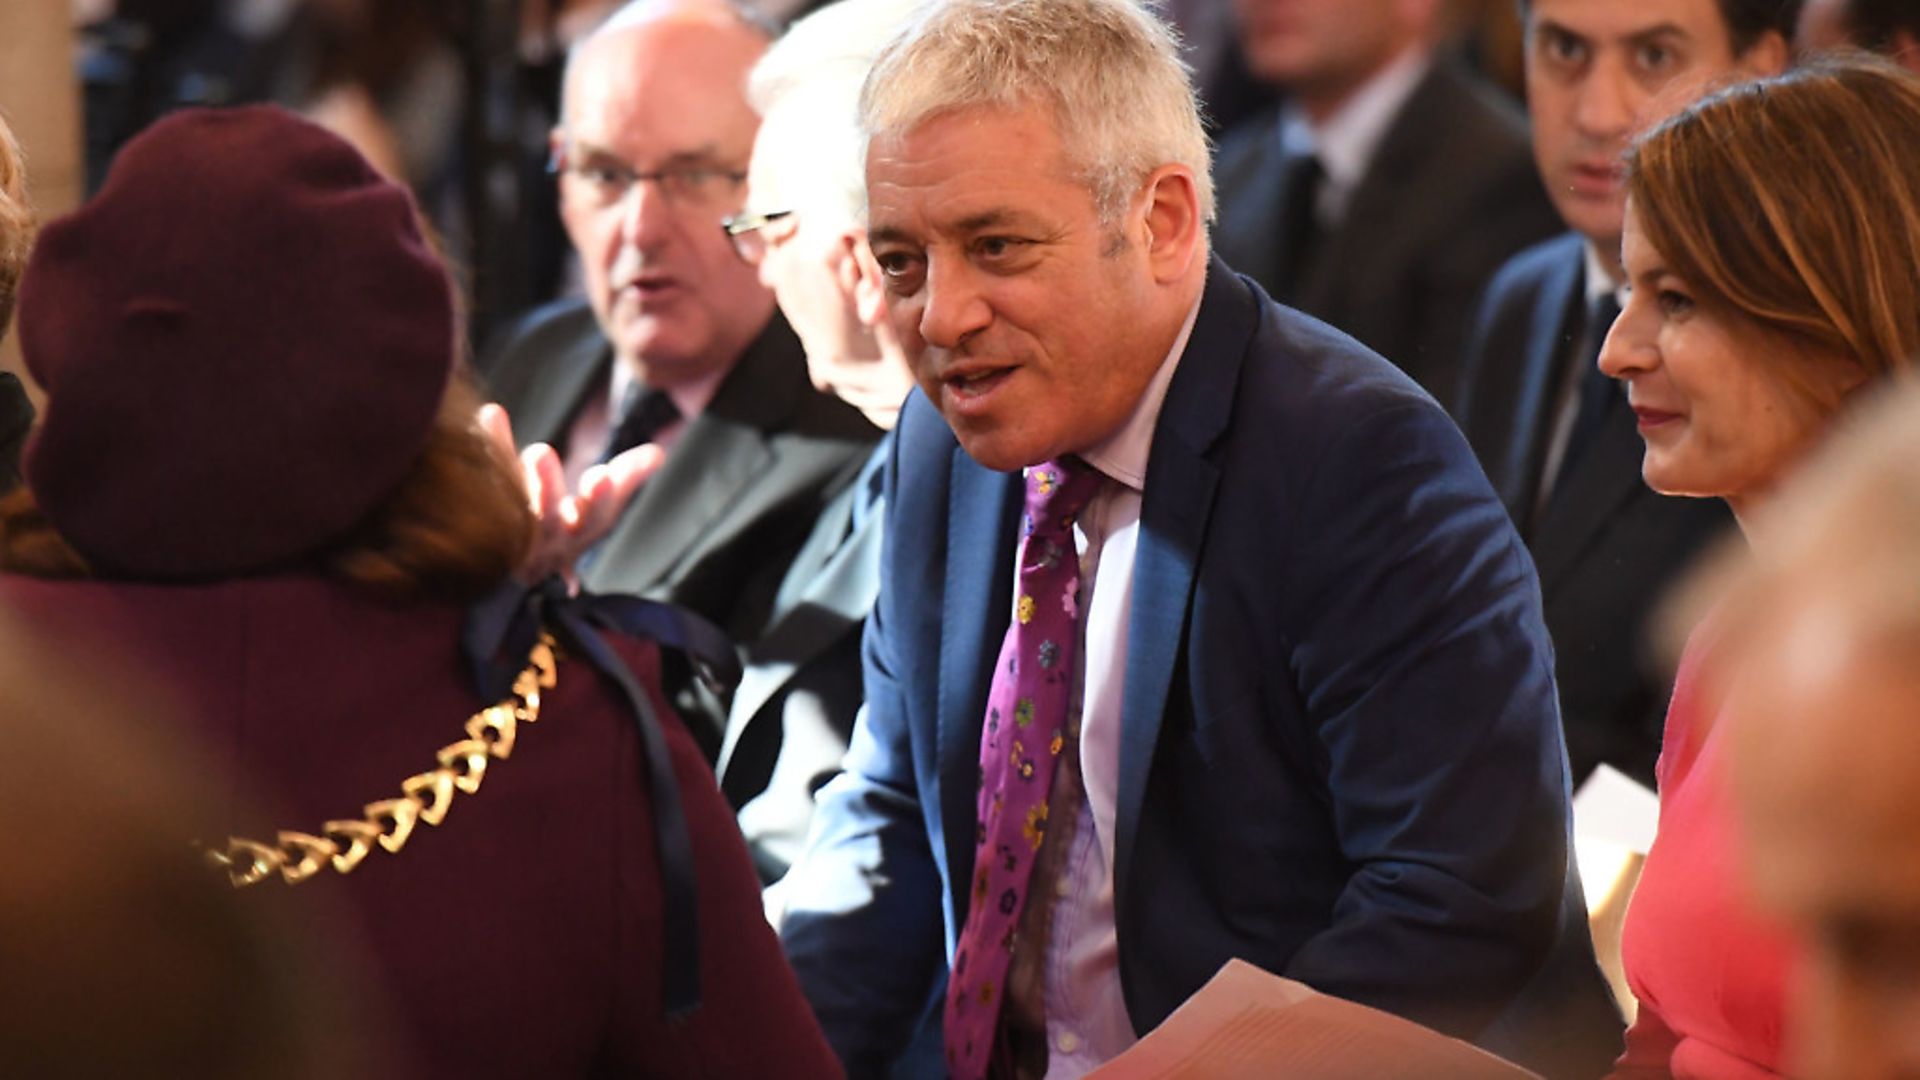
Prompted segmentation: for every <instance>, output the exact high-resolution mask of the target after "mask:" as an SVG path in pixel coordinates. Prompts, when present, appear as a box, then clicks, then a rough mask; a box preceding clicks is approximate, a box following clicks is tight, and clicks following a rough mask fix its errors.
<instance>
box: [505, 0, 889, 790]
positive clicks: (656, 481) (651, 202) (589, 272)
mask: <svg viewBox="0 0 1920 1080" xmlns="http://www.w3.org/2000/svg"><path fill="white" fill-rule="evenodd" d="M766 45H767V36H766V32H765V30H764V29H763V28H762V27H761V26H760V25H759V24H758V23H756V22H755V21H753V20H752V19H751V18H749V17H748V15H747V13H746V12H744V11H743V10H741V9H739V8H737V7H735V6H733V5H732V4H728V3H725V2H722V0H643V2H637V3H633V4H628V5H627V6H625V7H623V8H621V9H620V10H619V11H617V12H615V13H614V15H613V16H612V18H611V19H610V20H609V21H608V22H607V23H605V24H604V25H603V26H602V27H600V28H599V29H597V30H595V31H594V32H593V33H592V34H590V35H589V36H588V37H587V38H586V39H584V40H583V41H582V42H581V43H580V44H578V45H576V46H575V50H574V52H573V54H572V56H571V57H570V58H569V61H568V65H567V74H566V82H565V86H564V92H563V109H562V117H561V123H560V125H559V126H558V127H557V128H556V129H555V130H554V132H553V135H552V144H553V164H554V168H555V170H556V171H557V172H558V174H559V185H560V213H561V218H562V219H563V221H564V223H565V225H566V228H567V234H568V236H569V238H570V239H571V240H572V241H573V246H574V248H575V250H576V251H578V253H579V255H580V260H581V269H582V272H583V277H584V279H585V285H586V294H587V295H586V298H585V300H584V301H580V300H569V301H562V302H560V303H558V304H555V305H551V306H549V307H545V308H541V309H539V310H537V311H535V312H533V313H532V314H531V315H529V316H527V317H526V318H525V319H523V320H522V321H521V322H520V323H519V325H517V326H515V327H513V328H512V329H511V330H510V331H509V332H508V333H507V334H506V335H505V338H504V340H503V342H502V343H501V344H500V345H499V347H498V348H496V349H495V350H494V351H493V353H492V355H491V356H490V357H489V358H488V359H487V360H485V361H483V363H482V368H483V370H484V371H485V372H486V374H487V377H488V381H489V383H490V385H491V387H492V389H493V393H494V395H495V397H496V400H498V401H499V402H500V403H501V404H502V405H504V406H506V408H507V411H508V412H510V413H511V414H512V417H513V421H514V424H515V425H516V426H517V427H518V429H519V431H518V434H519V436H520V437H521V439H522V440H523V441H525V442H528V443H536V444H550V445H551V447H552V449H551V450H544V449H536V450H534V452H533V453H532V454H531V455H530V457H529V464H530V465H531V466H532V468H531V469H530V472H531V473H532V475H533V478H534V480H535V481H536V483H535V485H534V486H535V488H536V497H537V498H539V499H540V500H541V502H542V503H543V504H544V506H545V508H546V509H547V510H548V511H549V512H548V513H545V514H543V521H544V524H543V528H544V529H545V530H546V533H545V535H547V536H549V537H551V536H552V535H553V533H554V532H555V531H556V530H559V531H566V529H568V528H573V529H574V530H575V532H574V535H573V537H571V539H575V540H577V541H578V543H577V544H575V545H573V546H569V545H568V544H567V543H564V542H563V543H561V544H560V545H559V552H558V554H557V556H556V558H555V562H556V564H557V565H556V566H555V568H556V569H562V570H571V569H573V568H574V564H575V557H576V556H577V555H578V554H579V550H578V547H579V546H582V545H584V544H586V543H587V542H589V541H593V540H597V539H598V537H597V535H596V534H598V533H604V534H605V539H604V540H598V543H597V546H595V547H593V549H592V550H591V552H590V553H589V554H588V556H587V558H586V559H585V560H583V561H581V562H580V563H579V566H578V573H579V579H580V581H581V583H582V584H583V585H585V586H586V587H587V588H589V589H592V590H594V591H596V592H628V593H640V594H643V595H647V596H652V597H656V598H660V599H666V600H671V601H674V602H676V603H679V604H682V605H685V606H687V607H689V608H691V609H693V610H694V611H696V612H698V613H699V614H701V615H704V616H705V617H706V618H708V619H709V620H712V621H713V622H715V623H718V624H720V625H721V626H722V627H724V628H725V629H726V630H728V631H729V632H730V633H732V634H733V635H734V637H735V638H736V639H738V640H740V641H742V642H750V641H752V640H753V639H754V638H756V637H757V635H758V634H759V632H760V630H761V628H762V626H763V625H764V623H765V620H766V618H767V613H768V610H769V608H770V607H771V605H772V603H773V599H774V592H775V590H776V588H777V586H778V584H779V581H780V578H781V575H782V574H783V573H784V572H785V569H786V567H787V564H788V562H789V561H790V560H791V559H792V557H793V555H794V552H795V551H796V550H797V548H798V547H799V545H800V542H801V541H802V540H803V539H804V538H805V536H806V533H807V530H808V528H810V527H811V525H812V522H813V519H814V518H815V516H816V515H817V514H818V513H819V510H820V506H821V504H822V502H823V501H824V498H825V489H826V488H827V487H828V485H829V484H830V483H831V482H832V481H833V479H834V478H835V477H836V476H838V475H839V474H840V473H841V471H842V470H843V469H845V468H846V467H847V466H848V464H849V463H850V462H854V461H857V460H859V459H860V458H862V457H864V456H865V454H866V452H867V448H868V447H869V446H870V445H871V444H872V441H873V439H874V438H875V436H876V432H875V431H874V429H873V428H872V426H871V425H869V424H868V423H867V422H866V421H865V420H864V419H862V418H861V417H860V416H859V414H857V413H856V412H855V411H854V410H852V409H851V408H849V407H847V406H846V405H844V404H842V403H840V402H838V401H835V400H833V399H832V398H829V397H827V396H826V395H823V394H820V393H818V392H816V391H815V390H813V389H812V388H811V387H810V386H808V385H807V377H806V370H805V367H804V365H803V363H802V361H801V357H800V347H799V342H798V341H797V340H796V339H795V337H794V335H793V332H792V330H790V329H789V328H788V326H787V323H786V322H785V320H783V319H781V318H780V316H779V315H778V313H777V312H776V311H775V310H774V304H773V297H772V295H771V294H770V293H769V292H768V291H767V290H766V289H765V288H762V287H761V285H760V284H759V282H758V281H756V280H755V278H754V272H753V269H752V268H751V267H749V266H746V265H745V264H743V263H742V262H741V261H740V259H739V257H738V256H737V255H735V253H734V251H733V247H732V245H731V243H729V241H728V239H727V237H726V235H725V234H724V233H723V232H722V231H721V228H720V222H721V219H723V218H724V217H726V216H727V215H728V214H731V213H734V212H737V211H738V210H739V209H740V206H741V199H742V195H743V193H744V192H743V186H744V183H745V179H746V164H747V157H748V153H749V151H750V149H751V147H752V145H753V138H754V133H755V131H756V129H757V127H758V118H757V117H756V116H755V115H754V113H753V110H752V109H751V108H749V107H748V105H747V102H746V96H745V91H746V77H747V72H748V70H749V69H750V68H751V67H752V65H753V64H754V62H755V61H757V60H758V59H759V58H760V56H761V54H762V53H763V52H764V51H765V49H766ZM643 444H652V445H653V446H654V447H655V448H656V449H655V450H654V451H651V453H652V454H654V456H655V457H656V458H658V456H659V455H660V453H661V452H664V462H659V463H657V472H653V473H651V474H650V476H651V478H650V479H645V478H644V476H642V477H640V478H641V479H644V484H643V485H642V486H639V490H638V493H637V494H633V495H632V498H631V501H630V502H625V503H624V505H622V503H623V501H624V498H623V497H624V496H626V495H628V494H630V489H631V486H632V483H631V481H633V480H634V479H636V477H635V475H634V472H633V470H625V471H620V470H617V469H616V470H614V471H615V472H616V474H617V475H618V476H620V477H623V478H625V479H627V480H628V481H629V483H628V484H627V485H625V486H621V485H616V484H610V483H609V482H608V481H607V473H608V471H609V470H608V469H606V468H596V466H606V465H612V464H615V463H616V462H626V461H630V460H631V458H630V457H622V455H623V454H625V453H627V452H628V451H629V450H630V448H633V447H636V446H640V445H643ZM610 489H614V490H610ZM559 492H576V493H577V494H578V496H579V497H577V498H576V499H574V500H573V501H574V503H575V504H577V507H576V508H575V509H573V510H572V511H571V512H564V511H560V510H559V506H560V504H561V502H562V500H560V499H559V498H558V497H557V495H558V493H559ZM609 529H610V531H608V530H609ZM563 539H567V538H563ZM695 700H696V699H695V698H693V697H690V696H685V695H683V696H682V697H681V700H680V703H681V704H682V705H683V706H686V705H689V704H691V703H693V702H694V701H695ZM699 703H700V704H701V705H702V706H704V708H703V711H707V712H710V714H711V720H712V722H711V723H709V724H695V725H693V726H694V727H695V730H696V734H697V735H698V736H700V737H701V738H702V740H703V743H704V746H705V748H706V749H707V751H708V752H709V754H713V753H717V751H718V743H719V738H720V724H721V720H722V718H723V717H724V707H723V706H722V705H720V704H717V703H713V702H711V701H707V700H705V699H700V700H699Z"/></svg>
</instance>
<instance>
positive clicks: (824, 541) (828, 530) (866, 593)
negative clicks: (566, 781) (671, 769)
mask: <svg viewBox="0 0 1920 1080" xmlns="http://www.w3.org/2000/svg"><path fill="white" fill-rule="evenodd" d="M891 447H892V442H891V436H889V437H888V438H885V439H882V440H881V442H880V445H879V446H877V447H875V448H874V457H878V456H880V455H884V454H886V453H888V452H889V451H890V449H891ZM877 464H878V462H877V461H874V460H872V459H871V458H870V459H866V460H861V461H856V462H854V465H855V466H857V467H856V468H850V469H849V470H848V474H849V475H848V477H847V479H846V482H845V483H842V484H839V485H837V486H838V487H839V493H838V494H836V495H835V496H834V498H833V501H832V502H830V503H828V504H827V508H826V510H824V511H823V512H822V513H821V515H820V519H819V520H818V521H816V522H815V523H814V528H813V532H812V533H811V534H810V535H809V536H808V537H807V542H806V543H805V544H802V545H801V547H800V552H799V554H797V555H795V556H794V559H793V565H792V566H791V567H790V568H789V569H788V570H787V576H786V579H785V580H783V581H782V582H781V583H780V592H779V594H778V596H777V597H776V598H775V601H774V607H773V615H772V617H771V618H770V619H768V621H767V628H766V631H765V632H764V633H762V634H761V635H760V637H759V638H758V639H757V640H755V641H753V642H752V643H751V644H749V645H748V646H747V647H746V649H745V657H744V665H743V666H744V674H743V675H742V676H741V678H740V686H739V688H738V689H736V690H735V691H734V695H733V702H732V707H731V709H730V711H729V712H728V714H727V727H726V733H725V736H724V738H723V741H722V742H721V745H720V762H719V766H718V771H719V776H720V790H721V791H723V792H725V793H726V796H727V798H728V800H729V801H731V802H732V803H733V805H734V807H735V808H736V809H737V810H739V811H740V831H741V833H742V835H744V836H745V837H746V839H747V849H748V850H749V851H750V852H752V853H753V860H754V864H755V865H756V866H757V867H758V868H759V870H760V877H761V880H762V881H765V882H767V883H769V884H771V883H772V882H774V881H777V880H779V878H780V877H781V876H783V875H784V874H786V872H787V867H788V866H789V865H790V864H792V862H793V860H794V859H795V858H796V857H797V856H798V855H799V854H800V849H801V847H802V845H803V844H804V843H805V842H806V838H807V827H808V823H809V822H810V821H811V820H812V818H813V799H814V795H815V793H816V792H818V791H819V790H820V787H821V785H823V784H825V783H826V782H827V781H828V780H830V779H832V778H833V777H834V775H836V774H837V773H839V771H840V761H841V759H842V758H844V757H845V756H846V753H847V738H848V736H849V735H850V734H851V733H852V731H853V719H854V716H855V715H856V714H857V713H859V711H860V705H861V703H862V702H864V701H865V700H866V694H865V691H864V690H863V688H862V686H861V679H860V631H861V628H862V627H864V626H865V625H866V620H867V612H868V611H869V610H871V609H872V607H873V598H874V597H875V596H876V595H877V594H878V593H879V591H880V538H881V509H880V507H881V496H880V491H879V488H878V483H877V482H878V480H879V473H878V470H877V468H876V467H875V466H877Z"/></svg>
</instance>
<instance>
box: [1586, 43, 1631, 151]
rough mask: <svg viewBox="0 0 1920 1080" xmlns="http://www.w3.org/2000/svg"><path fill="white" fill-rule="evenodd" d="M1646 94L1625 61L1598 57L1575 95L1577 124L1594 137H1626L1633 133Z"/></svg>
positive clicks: (1590, 136)
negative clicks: (1636, 82) (1618, 61)
mask: <svg viewBox="0 0 1920 1080" xmlns="http://www.w3.org/2000/svg"><path fill="white" fill-rule="evenodd" d="M1642 96H1643V95H1641V93H1640V91H1639V88H1638V86H1637V85H1636V84H1635V82H1634V80H1633V76H1632V74H1631V73H1629V72H1628V71H1627V70H1626V69H1625V66H1624V65H1622V64H1620V63H1617V62H1612V61H1608V60H1605V59H1599V60H1595V61H1594V65H1593V68H1592V70H1591V71H1590V72H1588V74H1587V77H1586V78H1585V79H1584V80H1582V81H1581V83H1580V88H1579V90H1578V91H1577V92H1576V94H1575V96H1574V103H1573V122H1574V126H1575V127H1577V128H1578V129H1579V131H1580V133H1581V134H1582V135H1585V136H1587V137H1588V138H1590V139H1596V140H1604V141H1613V140H1624V139H1626V137H1627V136H1629V135H1631V134H1632V133H1633V122H1634V117H1635V116H1636V115H1637V114H1638V111H1639V108H1640V100H1641V98H1642Z"/></svg>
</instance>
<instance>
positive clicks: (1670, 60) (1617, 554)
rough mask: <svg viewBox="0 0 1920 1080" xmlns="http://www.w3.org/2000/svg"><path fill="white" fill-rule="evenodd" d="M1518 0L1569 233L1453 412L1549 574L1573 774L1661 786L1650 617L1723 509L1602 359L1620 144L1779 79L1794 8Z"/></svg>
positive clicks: (1726, 1)
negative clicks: (1647, 475)
mask: <svg viewBox="0 0 1920 1080" xmlns="http://www.w3.org/2000/svg"><path fill="white" fill-rule="evenodd" d="M1522 7H1523V11H1522V14H1523V17H1524V22H1525V34H1526V73H1527V100H1528V109H1529V115H1530V117H1531V122H1532V128H1533V151H1534V157H1535V159H1536V160H1537V162H1538V164H1539V169H1540V175H1541V176H1542V177H1543V178H1544V179H1545V180H1546V185H1547V191H1548V193H1549V194H1551V195H1552V197H1553V200H1554V205H1555V206H1556V207H1558V208H1559V211H1560V216H1561V218H1562V219H1564V220H1565V222H1566V224H1567V226H1568V227H1569V228H1570V229H1572V231H1571V232H1570V233H1567V234H1566V235H1563V236H1560V237H1558V238H1556V239H1553V240H1549V241H1547V242H1545V243H1543V244H1540V245H1538V246H1536V247H1534V248H1531V249H1529V250H1528V251H1526V252H1523V253H1522V254H1520V255H1518V256H1515V257H1514V259H1513V261H1511V262H1509V263H1508V264H1507V265H1506V266H1504V267H1502V268H1501V270H1500V273H1499V274H1498V276H1496V277H1495V279H1494V281H1493V283H1492V284H1491V285H1490V286H1489V287H1488V290H1487V297H1486V299H1485V301H1484V302H1483V303H1482V305H1481V307H1480V312H1479V315H1478V321H1477V323H1476V324H1475V327H1474V333H1473V338H1472V341H1471V343H1470V344H1469V347H1468V351H1467V359H1466V369H1465V375H1464V380H1463V383H1462V389H1461V393H1460V395H1459V401H1460V405H1459V408H1458V410H1457V412H1458V415H1459V417H1460V422H1461V427H1462V428H1463V429H1464V430H1465V431H1466V433H1467V438H1468V440H1469V441H1471V442H1472V444H1473V447H1474V450H1475V452H1476V453H1477V454H1478V455H1479V457H1480V462H1481V464H1482V465H1483V466H1484V467H1485V468H1486V470H1487V476H1488V478H1489V479H1491V480H1492V481H1493V485H1494V488H1495V489H1496V490H1497V491H1498V492H1499V493H1500V497H1501V500H1502V501H1503V502H1504V503H1506V506H1507V510H1508V512H1509V513H1510V514H1512V516H1513V521H1514V524H1515V525H1516V526H1518V527H1519V529H1520V534H1521V536H1522V537H1523V538H1524V539H1525V540H1526V542H1527V546H1528V548H1529V549H1530V550H1531V551H1532V553H1533V561H1534V564H1535V566H1536V567H1537V568H1538V570H1539V574H1540V589H1541V594H1542V597H1543V600H1544V602H1545V606H1546V616H1547V629H1548V630H1549V631H1550V632H1551V633H1552V635H1553V642H1554V654H1555V655H1554V672H1555V676H1556V681H1557V683H1558V685H1559V689H1560V711H1561V715H1562V718H1563V720H1564V722H1565V724H1566V733H1567V751H1568V754H1569V757H1570V760H1571V764H1572V766H1573V779H1574V782H1575V783H1576V784H1577V783H1580V782H1581V781H1583V780H1584V779H1585V778H1586V777H1587V775H1588V774H1589V773H1591V772H1592V771H1593V769H1594V768H1595V767H1596V766H1598V765H1599V764H1601V763H1602V762H1605V763H1607V764H1610V765H1612V766H1614V767H1615V768H1618V769H1620V770H1621V771H1623V772H1625V773H1627V774H1629V775H1631V776H1633V777H1635V778H1636V779H1638V780H1640V781H1641V782H1642V783H1644V784H1646V785H1647V786H1649V787H1651V786H1653V782H1654V776H1653V765H1654V760H1655V758H1656V757H1657V756H1658V755H1659V752H1660V735H1661V731H1662V728H1663V725H1664V722H1665V717H1666V708H1667V697H1668V695H1669V692H1670V687H1671V683H1670V681H1669V680H1668V679H1667V678H1665V677H1663V676H1657V675H1654V674H1651V673H1650V671H1649V667H1650V665H1649V664H1648V663H1647V661H1646V658H1645V656H1644V650H1645V648H1646V645H1645V642H1646V638H1647V635H1646V629H1647V627H1646V621H1647V617H1648V615H1649V613H1650V610H1651V608H1652V605H1653V604H1654V602H1655V601H1656V600H1657V599H1658V598H1659V597H1660V595H1661V594H1662V592H1663V591H1664V589H1665V586H1666V585H1667V583H1668V582H1669V581H1670V579H1671V578H1672V577H1673V575H1674V574H1675V573H1676V572H1677V571H1679V570H1680V569H1682V568H1683V567H1684V566H1685V565H1686V564H1687V563H1688V562H1689V561H1690V560H1691V559H1692V557H1693V556H1694V554H1695V553H1696V552H1698V551H1699V550H1700V548H1701V547H1702V545H1703V544H1705V543H1706V542H1707V541H1708V540H1709V539H1710V538H1712V537H1713V536H1715V535H1717V534H1719V533H1720V532H1722V531H1724V530H1726V529H1727V528H1728V527H1730V526H1731V525H1732V518H1731V517H1730V515H1729V514H1728V513H1727V511H1726V509H1725V507H1724V506H1723V505H1722V504H1720V503H1719V502H1718V501H1717V500H1712V499H1677V498H1671V497H1669V496H1665V495H1660V494H1658V493H1656V492H1654V491H1653V490H1652V489H1651V488H1649V487H1647V485H1646V484H1645V483H1644V482H1643V481H1642V480H1641V479H1640V462H1641V458H1642V457H1643V456H1644V448H1643V444H1642V442H1641V440H1640V435H1639V432H1638V430H1637V428H1636V426H1635V420H1634V414H1633V410H1632V409H1631V408H1629V407H1628V405H1627V402H1626V396H1625V393H1624V392H1623V391H1622V390H1621V389H1620V388H1619V387H1618V386H1617V385H1615V384H1614V383H1613V381H1612V380H1611V379H1608V378H1606V377H1605V376H1604V375H1602V374H1600V372H1599V369H1598V368H1597V367H1596V366H1595V363H1594V361H1595V358H1596V357H1597V356H1598V355H1599V351H1600V344H1601V342H1602V341H1604V340H1605V338H1606V333H1607V329H1608V327H1610V326H1611V325H1612V323H1613V319H1614V316H1615V315H1617V314H1618V313H1619V309H1620V289H1621V284H1622V282H1623V281H1624V276H1623V274H1622V271H1621V268H1620V233H1621V229H1622V227H1623V222H1624V219H1625V215H1626V192H1625V184H1624V167H1625V165H1624V161H1625V158H1624V155H1625V153H1626V150H1627V147H1628V145H1629V143H1631V141H1632V140H1633V138H1634V136H1636V135H1637V134H1639V133H1640V132H1642V131H1644V130H1646V129H1647V128H1648V127H1650V126H1652V125H1653V124H1655V123H1657V122H1659V121H1660V120H1661V119H1663V118H1665V117H1666V116H1668V115H1671V114H1672V113H1673V112H1675V111H1677V110H1678V109H1679V108H1681V107H1682V106H1684V105H1686V104H1687V103H1688V102H1690V101H1691V100H1693V99H1694V98H1695V97H1697V96H1698V95H1699V94H1700V93H1701V92H1702V91H1703V90H1705V89H1707V88H1709V87H1711V86H1713V85H1715V84H1718V83H1723V82H1727V81H1731V80H1734V79H1739V78H1742V77H1752V76H1759V75H1770V74H1775V73H1778V72H1779V71H1780V70H1782V69H1783V68H1784V67H1785V66H1786V63H1787V35H1788V34H1789V33H1790V32H1791V31H1792V29H1793V24H1794V17H1795V15H1796V14H1797V9H1798V7H1799V3H1798V0H1530V2H1528V3H1526V4H1523V5H1522Z"/></svg>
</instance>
